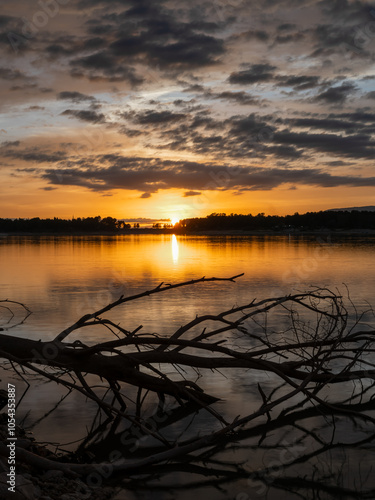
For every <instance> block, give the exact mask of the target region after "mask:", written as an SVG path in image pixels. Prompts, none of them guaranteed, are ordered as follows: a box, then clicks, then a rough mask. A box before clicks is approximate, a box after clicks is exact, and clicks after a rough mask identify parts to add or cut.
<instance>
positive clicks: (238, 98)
mask: <svg viewBox="0 0 375 500" xmlns="http://www.w3.org/2000/svg"><path fill="white" fill-rule="evenodd" d="M211 96H212V97H213V98H214V99H221V100H223V101H235V102H238V104H260V102H261V101H260V99H259V98H258V97H255V96H252V95H251V94H248V93H247V92H243V91H242V92H232V91H229V90H227V91H224V92H220V93H217V94H211Z"/></svg>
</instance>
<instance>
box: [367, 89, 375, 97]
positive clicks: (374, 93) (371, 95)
mask: <svg viewBox="0 0 375 500" xmlns="http://www.w3.org/2000/svg"><path fill="white" fill-rule="evenodd" d="M366 97H367V99H375V90H372V91H371V92H368V93H367V94H366Z"/></svg>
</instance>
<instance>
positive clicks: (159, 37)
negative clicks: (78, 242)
mask: <svg viewBox="0 0 375 500" xmlns="http://www.w3.org/2000/svg"><path fill="white" fill-rule="evenodd" d="M0 30H1V34H0V51H1V62H0V93H1V113H2V116H1V125H0V143H1V144H0V149H1V170H0V193H1V194H0V217H37V216H39V217H64V218H71V217H72V216H75V217H78V216H84V217H86V216H95V215H99V214H100V215H101V216H102V217H105V216H109V215H110V216H113V217H116V218H137V217H142V218H150V219H151V218H178V219H179V218H186V217H195V216H205V215H208V214H210V213H212V212H226V213H231V212H236V213H252V214H257V213H258V212H265V213H266V214H280V215H283V214H287V213H294V212H295V211H299V212H306V211H315V210H325V209H329V208H337V207H350V206H361V205H375V189H374V187H375V174H374V158H375V137H374V134H375V112H374V106H375V70H374V62H375V7H374V8H373V9H372V8H371V6H370V4H368V3H366V2H363V1H357V0H354V1H349V0H320V1H315V0H309V1H308V0H279V1H275V0H264V1H263V2H262V3H260V2H258V1H255V0H243V1H242V0H229V1H225V0H213V1H206V0H189V1H185V0H180V1H178V2H177V1H168V0H118V1H114V0H107V1H106V0H59V1H57V0H39V1H34V0H2V2H1V11H0Z"/></svg>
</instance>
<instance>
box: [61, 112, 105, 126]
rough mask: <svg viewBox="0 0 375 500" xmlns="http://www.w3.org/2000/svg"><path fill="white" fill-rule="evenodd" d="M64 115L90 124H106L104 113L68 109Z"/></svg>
mask: <svg viewBox="0 0 375 500" xmlns="http://www.w3.org/2000/svg"><path fill="white" fill-rule="evenodd" d="M61 114H62V115H68V116H72V117H74V118H78V120H81V121H84V122H90V123H105V116H104V115H103V113H97V112H96V111H91V110H87V109H81V110H78V109H77V110H76V109H66V110H65V111H63V112H62V113H61Z"/></svg>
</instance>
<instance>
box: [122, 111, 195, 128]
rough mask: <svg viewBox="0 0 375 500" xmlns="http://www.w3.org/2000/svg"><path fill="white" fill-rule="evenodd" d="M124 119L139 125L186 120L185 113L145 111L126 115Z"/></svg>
mask: <svg viewBox="0 0 375 500" xmlns="http://www.w3.org/2000/svg"><path fill="white" fill-rule="evenodd" d="M122 116H123V117H124V118H126V119H128V120H131V121H133V122H134V123H138V124H139V125H163V124H169V123H174V122H178V121H181V120H183V119H185V118H186V115H185V114H183V113H173V112H172V111H168V110H165V111H155V110H145V111H142V112H141V113H134V112H129V113H124V114H123V115H122Z"/></svg>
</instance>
